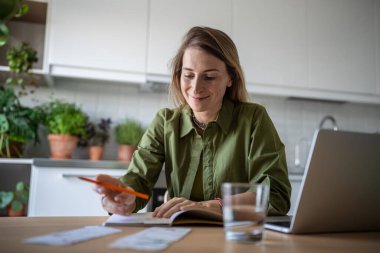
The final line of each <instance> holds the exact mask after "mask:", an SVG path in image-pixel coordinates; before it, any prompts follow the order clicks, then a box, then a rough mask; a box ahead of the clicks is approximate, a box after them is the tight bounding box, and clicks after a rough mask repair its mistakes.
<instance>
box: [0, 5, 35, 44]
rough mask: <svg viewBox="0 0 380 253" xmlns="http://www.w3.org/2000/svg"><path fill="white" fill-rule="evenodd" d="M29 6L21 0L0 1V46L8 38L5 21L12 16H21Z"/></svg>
mask: <svg viewBox="0 0 380 253" xmlns="http://www.w3.org/2000/svg"><path fill="white" fill-rule="evenodd" d="M28 11H29V6H28V5H26V4H24V3H23V0H1V1H0V47H1V46H3V45H5V44H6V43H7V40H8V35H9V29H8V27H7V25H6V23H7V22H8V21H9V20H10V19H11V18H13V17H16V18H18V17H21V16H23V15H25V14H26V13H28Z"/></svg>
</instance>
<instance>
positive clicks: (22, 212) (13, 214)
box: [7, 204, 26, 217]
mask: <svg viewBox="0 0 380 253" xmlns="http://www.w3.org/2000/svg"><path fill="white" fill-rule="evenodd" d="M25 209H26V206H25V204H22V208H21V209H20V210H19V211H14V210H13V209H12V208H11V205H8V206H7V214H8V216H9V217H20V216H25Z"/></svg>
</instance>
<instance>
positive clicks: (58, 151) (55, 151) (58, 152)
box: [48, 134, 78, 159]
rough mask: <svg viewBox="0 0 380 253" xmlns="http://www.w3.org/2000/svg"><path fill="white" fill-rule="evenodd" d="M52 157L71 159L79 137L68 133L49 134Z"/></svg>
mask: <svg viewBox="0 0 380 253" xmlns="http://www.w3.org/2000/svg"><path fill="white" fill-rule="evenodd" d="M48 139H49V143H50V153H51V156H50V158H51V159H71V157H72V154H73V153H74V150H75V148H76V147H77V143H78V137H76V136H72V135H66V134H49V135H48Z"/></svg>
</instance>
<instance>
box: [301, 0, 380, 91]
mask: <svg viewBox="0 0 380 253" xmlns="http://www.w3.org/2000/svg"><path fill="white" fill-rule="evenodd" d="M375 5H376V0H360V1H358V0H318V1H315V0H309V1H308V4H307V6H308V8H307V9H308V10H307V12H308V20H307V23H308V51H309V62H308V64H309V80H310V87H311V88H318V89H322V90H331V91H345V92H353V93H359V94H360V93H366V94H374V93H375V92H376V71H377V72H379V69H377V70H376V28H375V27H376V22H375V20H376V16H375V14H376V8H375ZM377 19H378V18H377ZM377 30H379V29H377ZM377 33H379V31H377ZM377 68H378V67H377Z"/></svg>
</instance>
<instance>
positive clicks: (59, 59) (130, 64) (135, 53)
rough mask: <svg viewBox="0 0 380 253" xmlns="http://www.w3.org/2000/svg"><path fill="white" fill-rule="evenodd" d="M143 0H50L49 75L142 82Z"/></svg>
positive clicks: (145, 19)
mask: <svg viewBox="0 0 380 253" xmlns="http://www.w3.org/2000/svg"><path fill="white" fill-rule="evenodd" d="M147 22H148V0H109V1H101V0H51V17H50V30H49V32H50V36H49V44H50V57H49V64H50V68H51V74H52V75H53V76H69V77H79V78H91V79H100V80H110V81H129V82H144V81H145V70H146V46H147V35H146V34H147V25H148V23H147Z"/></svg>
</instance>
